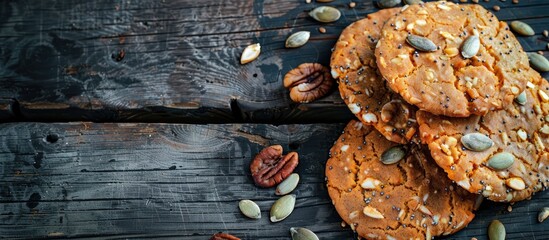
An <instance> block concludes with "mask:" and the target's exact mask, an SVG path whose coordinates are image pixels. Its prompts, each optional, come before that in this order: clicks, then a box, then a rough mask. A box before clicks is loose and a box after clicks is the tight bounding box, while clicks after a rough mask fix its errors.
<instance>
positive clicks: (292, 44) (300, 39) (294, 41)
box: [285, 31, 311, 48]
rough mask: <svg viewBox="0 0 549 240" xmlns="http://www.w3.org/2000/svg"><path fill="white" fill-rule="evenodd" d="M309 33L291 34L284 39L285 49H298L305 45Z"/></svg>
mask: <svg viewBox="0 0 549 240" xmlns="http://www.w3.org/2000/svg"><path fill="white" fill-rule="evenodd" d="M310 36H311V32H309V31H299V32H296V33H293V34H292V35H290V36H289V37H288V38H287V39H286V44H285V46H286V48H298V47H301V46H303V45H305V44H306V43H307V42H308V41H309V37H310Z"/></svg>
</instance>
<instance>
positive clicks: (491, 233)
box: [488, 220, 505, 240]
mask: <svg viewBox="0 0 549 240" xmlns="http://www.w3.org/2000/svg"><path fill="white" fill-rule="evenodd" d="M488 238H489V239H490V240H505V226H503V223H501V222H500V221H499V220H494V221H492V222H491V223H490V226H488Z"/></svg>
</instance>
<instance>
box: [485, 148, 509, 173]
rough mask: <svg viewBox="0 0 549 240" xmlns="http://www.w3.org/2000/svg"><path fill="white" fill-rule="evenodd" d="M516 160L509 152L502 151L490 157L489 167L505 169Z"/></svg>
mask: <svg viewBox="0 0 549 240" xmlns="http://www.w3.org/2000/svg"><path fill="white" fill-rule="evenodd" d="M514 162H515V156H513V154H510V153H508V152H500V153H496V154H494V156H492V157H491V158H490V159H488V167H490V168H492V169H494V170H496V171H502V170H505V169H507V168H509V167H511V165H513V163H514Z"/></svg>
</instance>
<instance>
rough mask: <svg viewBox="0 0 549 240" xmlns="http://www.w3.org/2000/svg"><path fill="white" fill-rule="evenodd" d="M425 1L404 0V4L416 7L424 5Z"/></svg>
mask: <svg viewBox="0 0 549 240" xmlns="http://www.w3.org/2000/svg"><path fill="white" fill-rule="evenodd" d="M422 3H423V1H421V0H404V4H407V5H414V4H422Z"/></svg>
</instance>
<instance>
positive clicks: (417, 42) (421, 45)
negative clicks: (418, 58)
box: [406, 34, 437, 52]
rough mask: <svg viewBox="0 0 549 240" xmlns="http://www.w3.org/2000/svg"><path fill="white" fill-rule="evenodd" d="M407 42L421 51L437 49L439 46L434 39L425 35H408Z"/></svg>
mask: <svg viewBox="0 0 549 240" xmlns="http://www.w3.org/2000/svg"><path fill="white" fill-rule="evenodd" d="M406 42H408V44H410V45H411V46H412V47H413V48H415V49H417V50H419V51H423V52H433V51H436V50H437V46H436V45H435V44H434V43H433V41H431V40H429V39H428V38H425V37H420V36H417V35H413V34H410V35H408V37H406Z"/></svg>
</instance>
